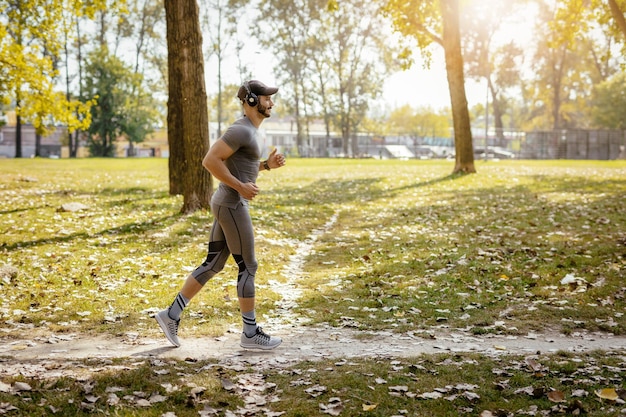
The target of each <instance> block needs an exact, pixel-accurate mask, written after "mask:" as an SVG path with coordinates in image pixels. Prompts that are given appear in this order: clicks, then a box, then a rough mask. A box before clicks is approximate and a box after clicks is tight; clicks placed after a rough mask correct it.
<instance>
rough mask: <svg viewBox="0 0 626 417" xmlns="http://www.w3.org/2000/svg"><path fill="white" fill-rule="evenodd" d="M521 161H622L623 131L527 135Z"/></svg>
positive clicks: (625, 144) (624, 152) (624, 149)
mask: <svg viewBox="0 0 626 417" xmlns="http://www.w3.org/2000/svg"><path fill="white" fill-rule="evenodd" d="M519 157H520V158H521V159H597V160H609V159H624V158H626V131H625V130H554V131H541V132H527V133H526V135H525V138H523V139H522V141H521V143H520V151H519Z"/></svg>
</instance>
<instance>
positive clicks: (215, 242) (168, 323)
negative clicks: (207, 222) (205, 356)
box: [155, 221, 230, 347]
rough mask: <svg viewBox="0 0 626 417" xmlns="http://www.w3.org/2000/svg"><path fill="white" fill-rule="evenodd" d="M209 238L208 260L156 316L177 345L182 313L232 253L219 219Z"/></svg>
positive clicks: (171, 340) (170, 339)
mask: <svg viewBox="0 0 626 417" xmlns="http://www.w3.org/2000/svg"><path fill="white" fill-rule="evenodd" d="M209 239H210V240H209V248H208V253H207V257H206V260H205V261H204V262H203V263H202V265H200V266H199V267H198V268H196V270H195V271H193V272H192V273H191V274H189V276H188V277H187V279H186V280H185V283H184V284H183V287H182V289H181V290H180V292H179V293H178V294H177V295H176V297H175V298H174V301H173V302H172V304H171V305H170V307H169V308H167V309H165V310H162V311H160V312H159V313H157V314H156V316H155V318H156V320H157V322H158V323H159V326H161V329H162V330H163V332H164V333H165V336H166V337H167V339H168V340H169V341H170V342H171V343H172V344H173V345H174V346H176V347H178V346H180V341H179V340H178V325H179V323H180V315H181V314H182V312H183V310H184V309H185V307H187V304H188V303H189V301H191V299H192V298H193V297H195V296H196V294H198V292H200V290H201V289H202V287H204V285H205V284H206V283H207V282H208V281H209V280H210V279H211V278H212V277H214V276H215V274H217V273H218V272H220V271H221V270H222V269H223V268H224V265H225V263H226V260H227V259H228V256H229V255H230V252H229V251H228V247H227V246H226V242H225V237H224V233H223V232H222V229H221V227H220V225H219V223H218V222H217V221H214V222H213V227H212V228H211V236H210V238H209Z"/></svg>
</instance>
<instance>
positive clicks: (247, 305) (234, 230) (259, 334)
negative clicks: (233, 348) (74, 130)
mask: <svg viewBox="0 0 626 417" xmlns="http://www.w3.org/2000/svg"><path fill="white" fill-rule="evenodd" d="M222 214H223V216H222V215H220V217H219V220H220V225H221V226H222V229H223V230H224V234H225V236H226V242H228V248H229V249H230V252H231V253H232V254H233V258H234V259H235V262H237V266H238V268H239V272H238V275H237V297H238V299H239V309H240V311H241V317H242V321H243V332H242V334H241V346H242V347H245V348H251V349H274V348H275V347H277V346H278V345H280V344H281V342H282V340H281V339H280V338H278V337H271V336H269V335H267V334H265V333H264V332H263V330H262V329H261V328H260V327H259V326H258V325H257V323H256V316H255V314H256V313H255V309H254V307H255V285H254V278H255V275H256V271H257V266H258V264H257V261H256V257H255V253H254V230H253V227H252V219H251V218H250V213H249V211H248V205H247V203H246V204H241V205H239V206H237V208H236V209H229V210H228V213H226V212H224V213H222Z"/></svg>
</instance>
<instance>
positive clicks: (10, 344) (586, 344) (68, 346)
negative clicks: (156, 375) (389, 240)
mask: <svg viewBox="0 0 626 417" xmlns="http://www.w3.org/2000/svg"><path fill="white" fill-rule="evenodd" d="M337 217H338V214H337V213H335V214H334V215H333V216H331V218H330V219H329V220H328V222H327V223H326V224H325V225H324V226H323V227H322V228H321V229H318V230H314V231H313V232H312V233H311V235H310V236H309V237H308V238H307V239H306V240H305V241H303V242H301V243H299V244H298V246H297V248H296V251H295V252H296V254H295V255H293V256H292V257H291V259H290V261H289V262H288V264H287V265H286V266H285V268H284V271H283V274H284V276H285V277H286V278H287V282H286V283H278V282H272V287H273V288H277V291H278V292H280V293H281V294H282V295H283V299H282V301H281V302H279V303H278V309H277V311H276V312H275V313H276V314H274V315H273V318H270V319H269V320H266V321H265V322H264V323H263V325H266V326H267V329H271V332H272V334H276V335H278V336H281V337H282V338H283V340H284V342H283V344H282V345H281V346H280V347H279V348H277V349H276V350H274V351H269V352H264V351H261V352H258V351H246V350H244V349H241V348H240V347H239V329H233V330H232V331H229V332H228V333H226V334H225V335H224V336H221V337H218V338H209V337H203V338H185V337H181V341H182V346H181V347H180V348H174V347H172V346H171V345H170V344H169V343H168V342H167V340H166V339H165V337H162V338H158V339H154V338H146V337H139V336H138V335H137V334H136V333H127V334H125V335H124V336H121V337H114V336H111V335H101V336H98V337H90V336H86V335H80V334H70V335H67V334H64V335H54V334H52V335H47V336H40V337H33V338H32V339H20V340H15V339H9V338H7V337H0V357H4V359H0V363H2V371H6V372H8V373H10V372H15V371H17V370H18V369H19V368H20V367H22V368H23V366H24V364H25V363H27V362H31V363H34V362H37V361H59V362H62V361H67V360H73V359H84V358H102V359H105V358H138V359H139V358H142V359H145V358H175V359H181V360H185V359H190V360H202V359H217V360H218V361H220V362H222V363H224V364H230V365H234V366H238V365H245V364H256V365H257V366H277V365H279V366H288V365H291V364H294V363H296V362H300V361H304V360H316V359H324V358H333V359H335V358H336V359H338V360H340V358H345V359H350V358H362V357H407V356H417V355H420V354H430V353H440V352H476V353H481V354H485V355H502V354H524V355H529V354H536V353H537V352H541V353H549V352H556V351H570V352H583V351H590V350H597V349H603V350H619V351H625V352H626V337H617V336H612V335H607V334H600V333H596V334H589V333H576V334H573V335H571V336H564V335H554V334H550V335H541V334H528V335H525V336H516V337H513V336H496V335H483V336H480V337H477V336H475V335H472V334H470V333H467V332H464V331H462V330H457V331H451V330H449V329H445V328H441V329H433V330H432V331H431V332H429V333H428V334H427V335H425V334H417V333H414V332H410V333H405V334H398V333H392V332H368V331H356V330H354V329H351V328H340V329H338V328H331V327H330V326H317V327H311V326H305V325H302V323H301V322H300V321H299V318H298V317H294V315H293V313H292V312H291V311H292V307H293V306H294V305H295V304H296V303H297V300H298V297H299V295H300V292H299V290H298V286H297V282H298V280H299V278H300V277H301V276H302V269H303V265H304V262H305V259H306V257H307V256H308V255H309V254H310V253H311V251H312V250H313V248H314V245H315V241H316V240H317V238H318V237H319V236H321V235H322V234H324V233H326V232H327V231H328V230H329V229H330V228H332V227H333V225H334V224H335V222H336V220H337ZM294 323H295V324H294ZM154 325H155V327H156V326H157V324H156V322H155V323H154ZM2 373H3V372H1V371H0V375H1V374H2Z"/></svg>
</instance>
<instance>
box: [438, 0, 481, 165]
mask: <svg viewBox="0 0 626 417" xmlns="http://www.w3.org/2000/svg"><path fill="white" fill-rule="evenodd" d="M441 16H442V19H443V48H444V51H445V57H446V73H447V76H448V86H449V89H450V102H451V105H452V120H453V124H454V148H455V151H456V162H455V165H454V170H453V173H459V172H462V173H472V172H476V168H475V167H474V146H473V144H472V130H471V127H470V117H469V110H468V108H467V97H466V95H465V77H464V74H463V56H462V54H461V33H460V31H459V1H458V0H441Z"/></svg>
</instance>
